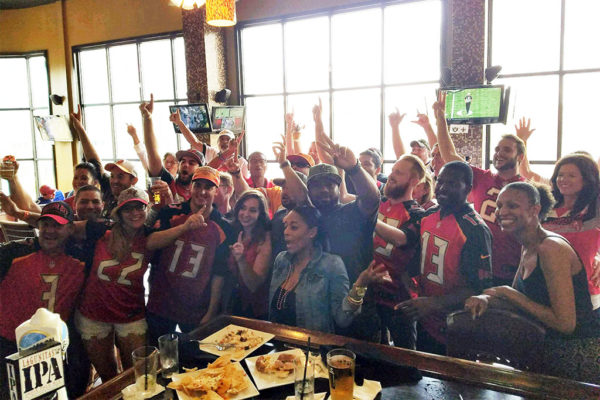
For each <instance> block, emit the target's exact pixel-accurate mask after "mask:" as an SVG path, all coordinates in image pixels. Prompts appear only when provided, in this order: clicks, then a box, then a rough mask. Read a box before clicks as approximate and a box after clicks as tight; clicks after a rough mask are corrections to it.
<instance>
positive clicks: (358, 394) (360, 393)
mask: <svg viewBox="0 0 600 400" xmlns="http://www.w3.org/2000/svg"><path fill="white" fill-rule="evenodd" d="M379 392H381V383H379V382H377V381H370V380H368V379H365V380H364V382H363V385H362V386H358V385H357V384H356V383H355V384H354V395H353V396H352V398H353V399H354V400H373V399H374V398H375V397H376V396H377V393H379ZM327 399H328V400H330V399H331V396H329V397H328V398H327Z"/></svg>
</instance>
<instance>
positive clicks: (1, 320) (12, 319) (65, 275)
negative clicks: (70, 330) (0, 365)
mask: <svg viewBox="0 0 600 400" xmlns="http://www.w3.org/2000/svg"><path fill="white" fill-rule="evenodd" d="M84 280H85V264H84V263H83V262H81V261H79V260H77V259H75V258H73V257H71V256H69V255H66V254H62V255H58V256H50V255H48V254H46V253H45V252H43V251H42V250H39V251H36V252H35V253H31V254H29V255H26V256H23V257H19V258H15V259H14V260H13V261H12V264H11V266H10V269H9V270H8V273H7V274H6V276H5V277H4V279H3V280H2V282H1V283H0V336H2V337H4V338H6V339H9V340H15V329H16V328H17V327H18V326H19V325H21V324H22V323H23V322H25V321H26V320H28V319H29V318H31V316H32V315H33V314H34V313H35V312H36V311H37V309H38V308H40V307H44V308H47V309H48V310H50V311H52V312H55V313H58V314H60V318H61V319H62V320H63V321H68V320H69V318H70V317H71V312H72V311H73V309H74V308H75V303H76V301H77V299H78V297H79V293H80V292H81V288H82V287H83V283H84Z"/></svg>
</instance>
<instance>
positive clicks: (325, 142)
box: [319, 135, 358, 169]
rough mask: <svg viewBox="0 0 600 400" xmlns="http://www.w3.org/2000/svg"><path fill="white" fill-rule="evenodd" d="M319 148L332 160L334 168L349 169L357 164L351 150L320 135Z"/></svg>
mask: <svg viewBox="0 0 600 400" xmlns="http://www.w3.org/2000/svg"><path fill="white" fill-rule="evenodd" d="M319 146H320V147H321V149H323V151H325V152H326V153H327V154H329V155H330V156H331V158H333V162H334V163H335V166H336V167H339V168H342V169H350V168H352V167H354V166H355V165H356V163H357V162H358V160H357V158H356V156H355V155H354V153H353V152H352V150H350V149H349V148H348V147H345V146H340V145H339V144H335V143H334V142H333V141H332V140H331V139H330V138H329V137H327V135H321V137H320V140H319Z"/></svg>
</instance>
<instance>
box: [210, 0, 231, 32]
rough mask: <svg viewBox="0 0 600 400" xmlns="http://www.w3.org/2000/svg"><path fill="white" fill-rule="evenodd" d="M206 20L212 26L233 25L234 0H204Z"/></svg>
mask: <svg viewBox="0 0 600 400" xmlns="http://www.w3.org/2000/svg"><path fill="white" fill-rule="evenodd" d="M206 22H207V23H208V24H209V25H212V26H219V27H224V26H234V25H235V24H236V22H237V18H236V16H235V0H206Z"/></svg>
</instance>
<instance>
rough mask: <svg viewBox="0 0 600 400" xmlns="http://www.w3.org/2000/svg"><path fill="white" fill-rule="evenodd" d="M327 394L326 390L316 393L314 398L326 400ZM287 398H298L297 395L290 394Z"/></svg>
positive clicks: (288, 399) (286, 399)
mask: <svg viewBox="0 0 600 400" xmlns="http://www.w3.org/2000/svg"><path fill="white" fill-rule="evenodd" d="M325 396H327V393H326V392H323V393H315V396H314V400H325ZM285 400H296V396H288V397H286V398H285Z"/></svg>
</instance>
